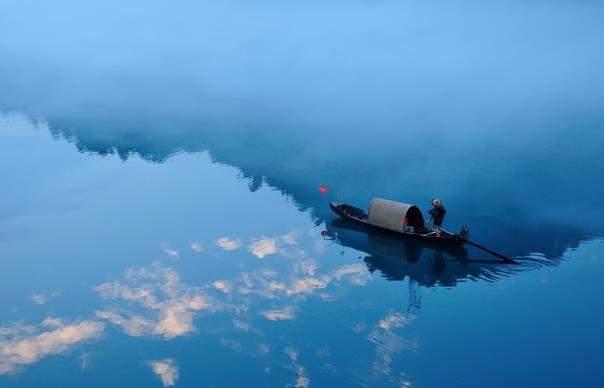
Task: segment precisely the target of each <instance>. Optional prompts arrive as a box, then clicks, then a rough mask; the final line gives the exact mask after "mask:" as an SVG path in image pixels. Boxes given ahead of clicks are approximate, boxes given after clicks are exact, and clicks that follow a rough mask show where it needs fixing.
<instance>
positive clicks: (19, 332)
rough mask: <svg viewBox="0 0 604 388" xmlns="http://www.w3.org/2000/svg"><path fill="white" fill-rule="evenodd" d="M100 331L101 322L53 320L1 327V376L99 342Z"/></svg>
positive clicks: (101, 327) (101, 330)
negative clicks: (95, 339) (78, 345)
mask: <svg viewBox="0 0 604 388" xmlns="http://www.w3.org/2000/svg"><path fill="white" fill-rule="evenodd" d="M103 329H104V324H103V323H102V322H96V321H81V322H73V323H70V324H66V323H64V322H63V321H61V320H59V319H53V318H47V319H45V320H44V321H43V322H42V323H41V324H39V325H33V326H22V325H19V324H15V325H13V326H8V327H6V326H5V327H1V328H0V374H7V373H14V372H16V371H18V370H19V368H20V367H23V366H26V365H30V364H33V363H35V362H37V361H39V360H40V359H42V358H44V357H46V356H50V355H53V354H61V353H64V352H66V351H67V350H69V349H70V348H71V347H73V346H75V345H77V344H79V343H82V342H85V341H88V340H91V339H93V338H98V337H99V336H100V335H101V333H102V332H103Z"/></svg>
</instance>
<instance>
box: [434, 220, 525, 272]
mask: <svg viewBox="0 0 604 388" xmlns="http://www.w3.org/2000/svg"><path fill="white" fill-rule="evenodd" d="M433 226H434V227H435V228H436V229H438V230H440V231H441V232H444V233H446V234H448V235H450V236H455V237H457V238H459V239H460V240H461V241H463V242H465V243H468V244H470V245H472V246H475V247H476V248H478V249H482V250H483V251H485V252H488V253H490V254H491V255H493V256H495V257H498V258H500V259H501V260H503V261H505V262H507V263H510V264H520V263H519V262H517V261H516V260H514V259H510V258H509V257H507V256H504V255H502V254H501V253H499V252H495V251H494V250H492V249H489V248H487V247H485V246H482V245H480V244H478V243H475V242H473V241H470V240H468V239H467V238H463V237H460V236H459V235H457V234H455V233H451V232H449V231H448V230H445V229H443V228H441V227H440V226H436V225H433Z"/></svg>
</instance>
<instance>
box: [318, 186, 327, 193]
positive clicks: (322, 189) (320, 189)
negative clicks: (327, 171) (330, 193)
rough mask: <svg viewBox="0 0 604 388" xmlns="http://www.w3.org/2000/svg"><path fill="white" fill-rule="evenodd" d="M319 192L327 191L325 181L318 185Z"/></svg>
mask: <svg viewBox="0 0 604 388" xmlns="http://www.w3.org/2000/svg"><path fill="white" fill-rule="evenodd" d="M319 193H321V194H325V193H327V185H326V184H325V183H323V184H322V185H321V186H319Z"/></svg>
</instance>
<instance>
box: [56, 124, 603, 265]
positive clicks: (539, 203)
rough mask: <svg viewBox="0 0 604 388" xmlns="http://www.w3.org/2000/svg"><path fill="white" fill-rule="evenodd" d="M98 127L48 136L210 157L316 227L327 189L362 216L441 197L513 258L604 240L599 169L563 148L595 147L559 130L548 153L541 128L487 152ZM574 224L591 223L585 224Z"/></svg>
mask: <svg viewBox="0 0 604 388" xmlns="http://www.w3.org/2000/svg"><path fill="white" fill-rule="evenodd" d="M227 122H228V120H227ZM102 125H103V126H102V128H101V127H95V126H92V127H90V126H89V123H88V122H86V121H80V120H76V121H75V122H70V121H62V120H58V121H57V123H56V125H54V124H53V122H52V121H49V122H48V128H49V130H50V131H51V133H52V134H53V136H55V137H58V138H64V139H66V140H68V141H70V142H73V143H74V144H75V145H76V146H77V148H78V150H80V151H82V152H89V153H93V154H98V155H111V154H117V155H119V156H120V158H122V159H123V160H127V159H128V157H130V156H131V155H140V156H141V157H142V158H143V159H145V160H149V161H152V162H158V163H161V162H163V161H165V160H166V159H168V158H169V157H170V156H171V155H175V154H178V153H180V152H200V151H205V150H207V151H209V153H210V155H211V157H212V160H213V161H215V162H217V163H221V164H226V165H229V166H234V167H236V168H237V169H239V170H240V171H241V175H242V176H243V177H245V178H247V179H248V180H249V188H250V191H254V190H257V189H258V188H259V187H260V186H261V185H263V184H266V185H269V186H271V187H273V188H275V189H277V190H279V191H280V192H282V193H283V195H285V196H287V197H289V198H291V199H292V200H293V202H294V203H295V204H296V205H297V206H298V207H299V208H300V210H307V209H308V210H310V211H311V213H312V215H313V218H314V221H315V223H316V224H319V223H323V222H326V221H328V220H331V219H333V218H334V216H333V214H331V212H330V209H329V207H328V206H327V201H326V197H324V196H320V195H317V188H318V187H319V185H320V184H322V183H327V184H328V186H329V188H330V191H331V192H330V193H329V197H328V198H337V199H338V200H340V201H343V202H346V203H351V204H353V205H358V206H360V207H366V204H367V203H368V202H369V200H370V199H371V198H373V197H374V196H381V197H385V198H392V199H397V200H400V201H403V202H411V203H414V204H417V205H419V206H420V207H423V208H427V207H428V206H429V200H430V199H431V198H432V197H434V196H439V197H441V198H443V199H445V201H446V202H445V203H446V205H447V206H448V208H449V213H448V215H447V224H448V225H454V226H453V227H452V228H451V229H455V230H457V229H458V228H459V227H460V226H461V225H462V224H468V225H470V231H471V234H472V236H473V237H475V238H477V239H478V241H481V242H482V243H484V244H486V245H489V246H493V247H497V248H499V249H501V250H505V253H506V254H507V255H509V256H520V257H523V256H529V255H531V254H534V253H537V254H540V255H543V256H544V257H545V258H546V259H548V260H550V262H555V261H556V260H557V259H559V258H560V256H561V255H562V254H563V252H564V251H565V250H566V249H568V248H576V247H577V246H578V244H579V243H580V242H581V241H583V240H586V239H589V238H590V236H593V235H596V234H600V233H602V231H604V224H603V221H602V220H604V211H603V210H602V208H601V207H600V206H598V203H599V199H598V198H596V197H595V196H594V193H595V192H601V191H602V190H604V186H603V185H604V182H603V181H602V180H601V179H599V177H600V175H601V171H602V170H603V169H604V158H598V159H595V160H594V159H593V157H592V156H593V155H594V153H592V152H582V153H579V154H576V153H574V152H573V151H572V150H574V149H575V147H572V148H569V147H567V146H566V144H570V143H571V142H574V143H581V142H583V141H585V143H584V145H583V146H584V147H593V144H594V143H593V140H594V139H593V138H590V137H586V138H584V139H582V138H579V139H577V138H574V139H573V138H571V132H569V131H566V130H556V129H550V130H549V132H548V133H547V136H548V138H550V139H551V138H555V139H556V144H543V138H542V137H541V136H540V135H541V134H542V133H543V132H542V131H543V130H544V129H543V128H538V129H536V130H534V133H533V137H529V138H528V139H527V138H526V137H525V136H526V134H524V135H523V137H522V138H521V139H518V140H517V141H516V140H514V139H513V136H512V135H509V137H511V138H512V139H510V140H507V142H505V143H504V142H502V141H501V140H500V139H499V138H498V139H499V140H498V143H497V144H489V143H488V142H490V141H491V139H492V136H493V135H492V134H489V135H488V136H485V135H484V134H482V135H481V134H480V133H476V134H475V137H476V138H474V139H467V140H465V141H463V142H460V140H459V139H455V138H449V137H448V136H446V135H445V134H444V133H442V132H439V131H437V132H432V131H428V132H426V131H424V130H423V129H421V128H418V129H414V128H405V134H404V136H399V135H395V134H389V135H387V136H386V137H383V138H380V134H379V131H378V132H377V134H374V135H373V136H372V137H370V138H367V137H366V136H364V135H361V136H358V137H355V135H354V134H348V133H347V131H346V130H345V129H341V130H338V129H337V128H332V129H330V131H329V132H323V131H322V130H320V129H318V128H314V130H313V128H310V129H308V128H307V129H305V130H304V131H296V130H288V129H287V128H283V127H281V126H278V127H277V128H275V129H271V128H270V126H268V123H267V126H265V125H263V123H262V122H259V123H253V124H249V123H247V124H242V125H244V127H242V128H238V129H233V128H230V127H226V128H225V127H223V125H224V123H223V122H220V123H217V124H216V125H217V126H218V128H212V127H211V126H209V127H208V125H209V124H203V125H202V124H199V125H200V126H199V127H197V126H194V127H190V126H191V123H173V122H170V123H169V124H165V125H166V127H165V128H164V127H163V126H162V124H161V120H159V123H158V122H156V121H152V122H149V123H146V124H144V125H143V126H142V127H141V126H140V125H141V124H137V125H135V126H134V127H132V126H130V124H129V122H125V123H121V122H119V121H117V122H115V121H110V122H103V124H102ZM230 125H236V124H235V123H233V124H230ZM245 125H252V128H247V127H245ZM244 128H245V129H246V131H244V130H243V129H244ZM508 130H509V131H510V133H511V134H513V133H515V132H516V131H518V132H520V130H519V129H514V128H513V127H512V128H508ZM368 131H371V132H372V133H373V132H374V129H373V128H372V129H371V130H368ZM597 136H598V137H602V135H601V134H600V135H597ZM139 139H144V142H142V143H141V142H140V141H139ZM530 139H533V140H530ZM481 141H484V142H487V144H483V145H481V144H480V143H481ZM529 141H534V144H530V143H529ZM435 143H436V144H435ZM305 144H307V145H308V146H307V147H304V145H305ZM577 147H582V146H577ZM290 155H295V157H293V158H292V157H290ZM536 158H537V159H536ZM579 159H584V160H583V162H581V161H580V160H579ZM541 160H548V163H545V164H544V163H542V162H540V161H541ZM570 164H572V165H574V164H582V165H585V166H588V168H587V169H585V170H582V172H581V173H580V174H578V173H576V172H575V171H567V170H568V168H569V167H570ZM581 187H583V188H584V189H578V188H581ZM579 214H590V215H591V218H590V222H589V224H586V223H585V222H584V218H581V217H579Z"/></svg>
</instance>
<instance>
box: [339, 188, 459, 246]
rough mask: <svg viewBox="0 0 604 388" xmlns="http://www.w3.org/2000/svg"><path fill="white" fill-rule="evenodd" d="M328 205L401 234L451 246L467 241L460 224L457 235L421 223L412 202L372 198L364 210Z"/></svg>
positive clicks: (343, 214)
mask: <svg viewBox="0 0 604 388" xmlns="http://www.w3.org/2000/svg"><path fill="white" fill-rule="evenodd" d="M329 207H331V210H333V211H334V212H335V213H336V214H337V215H339V216H340V217H342V218H344V219H348V220H351V221H354V222H357V223H360V224H364V225H367V226H368V227H371V228H377V229H381V230H383V231H386V232H390V233H397V234H399V235H402V236H405V237H411V238H415V239H420V240H425V241H432V242H439V243H445V244H455V245H462V244H464V243H465V242H467V235H468V229H467V227H465V226H464V227H463V228H462V230H461V232H460V233H458V234H454V233H450V232H447V231H444V230H442V229H439V228H438V229H437V228H431V227H429V226H427V225H426V224H425V221H424V217H423V215H422V212H421V210H420V209H419V208H418V207H417V206H415V205H410V204H406V203H402V202H396V201H390V200H387V199H382V198H374V199H373V200H371V202H370V203H369V209H368V211H367V213H366V212H365V211H364V210H363V209H359V208H357V207H354V206H350V205H347V204H344V203H340V202H330V203H329Z"/></svg>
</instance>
